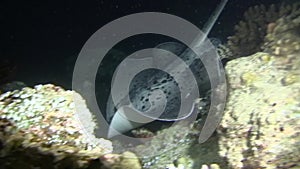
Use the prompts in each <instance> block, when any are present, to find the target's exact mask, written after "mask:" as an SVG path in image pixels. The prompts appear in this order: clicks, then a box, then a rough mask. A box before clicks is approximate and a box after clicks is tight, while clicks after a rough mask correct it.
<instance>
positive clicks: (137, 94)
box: [106, 0, 228, 138]
mask: <svg viewBox="0 0 300 169" xmlns="http://www.w3.org/2000/svg"><path fill="white" fill-rule="evenodd" d="M227 1H228V0H222V2H221V3H220V4H219V5H218V6H217V8H216V9H215V11H214V12H213V14H212V15H211V17H210V18H209V20H208V22H207V23H206V24H205V25H204V27H203V29H202V31H203V32H204V34H201V35H199V36H198V37H196V38H195V40H194V41H193V43H192V45H193V47H195V48H196V49H199V50H201V53H202V54H204V53H205V52H207V50H211V49H210V48H207V46H206V45H205V43H204V41H205V40H207V35H208V34H209V32H210V30H211V29H212V27H213V25H214V24H215V22H216V20H217V18H218V17H219V15H220V13H221V12H222V10H223V9H224V6H225V5H226V3H227ZM213 43H214V42H213ZM217 43H219V42H217ZM155 48H156V49H162V50H154V51H153V55H154V56H161V55H162V54H169V55H170V53H168V52H167V53H165V51H170V52H171V53H172V54H175V55H176V56H179V57H180V58H181V59H182V60H183V61H184V62H185V63H186V64H187V65H188V66H189V68H190V70H191V72H192V73H193V75H194V77H196V84H197V85H198V86H201V88H199V93H187V95H193V96H192V97H189V98H192V99H194V100H196V98H197V97H199V95H200V96H201V95H205V94H206V93H207V92H208V91H209V90H210V89H211V83H210V79H209V76H208V73H207V71H206V69H205V67H204V65H203V63H202V62H201V60H200V59H199V58H198V57H197V55H196V54H195V53H194V52H193V51H192V50H191V49H190V48H188V47H187V46H185V45H184V44H182V43H178V42H165V43H162V44H159V45H158V46H156V47H155ZM157 52H158V53H157ZM159 61H161V62H162V63H159V64H160V65H162V66H164V64H166V67H167V69H169V70H171V71H173V72H176V71H180V72H181V73H182V72H183V71H185V70H180V69H184V68H182V67H180V66H177V65H176V63H175V64H174V63H172V64H170V61H167V62H166V63H163V60H159ZM135 62H137V64H138V60H136V61H135ZM168 65H171V66H168ZM191 72H189V71H186V72H184V73H185V74H189V73H191ZM184 86H185V87H186V86H187V87H189V81H187V82H186V84H184ZM112 90H113V89H112ZM155 92H156V93H155ZM180 92H181V91H180V85H179V84H178V83H177V82H176V79H174V77H172V76H171V75H170V74H168V73H167V72H165V71H162V70H157V69H146V70H144V71H142V72H140V73H138V74H137V75H136V76H135V77H134V78H133V79H132V81H131V83H130V86H129V93H128V95H127V96H126V97H129V98H130V102H131V105H132V106H133V108H134V109H135V110H137V111H138V113H137V111H133V108H132V107H129V106H121V107H120V106H118V105H126V104H127V105H129V103H125V102H122V100H123V99H122V98H120V99H119V100H118V101H117V103H114V102H113V100H112V96H111V95H110V97H109V99H108V102H107V106H106V107H107V109H106V119H107V121H109V122H110V127H109V131H108V137H109V138H111V137H114V136H116V135H119V134H121V133H125V132H127V131H130V130H132V129H134V128H137V127H140V126H141V125H144V124H145V123H147V122H151V121H153V120H161V121H177V120H181V119H185V118H187V117H189V116H190V115H191V113H192V112H193V111H194V109H195V104H194V103H195V102H194V101H193V102H191V101H190V100H185V99H184V100H182V99H181V97H180V94H181V93H180ZM153 93H155V94H154V95H155V97H154V98H153V97H152V96H153ZM184 101H185V103H187V104H185V103H184V104H182V102H184ZM189 102H190V104H188V103H189ZM182 105H186V106H185V108H187V109H186V110H188V111H184V113H181V114H180V113H179V110H180V106H182ZM161 111H162V112H161ZM155 112H159V113H160V114H156V113H155ZM133 119H138V121H135V120H133Z"/></svg>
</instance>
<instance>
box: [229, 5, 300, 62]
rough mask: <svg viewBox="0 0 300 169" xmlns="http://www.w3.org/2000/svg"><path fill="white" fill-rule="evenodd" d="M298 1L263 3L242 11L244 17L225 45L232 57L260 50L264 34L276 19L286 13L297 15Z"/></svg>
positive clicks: (269, 30) (273, 24) (271, 27)
mask: <svg viewBox="0 0 300 169" xmlns="http://www.w3.org/2000/svg"><path fill="white" fill-rule="evenodd" d="M299 7H300V3H299V2H295V3H293V4H288V3H285V2H283V3H282V4H280V5H270V6H269V7H268V8H267V7H265V6H264V5H259V6H254V7H250V8H249V9H248V10H247V11H246V12H245V13H244V19H243V20H242V21H240V22H239V23H238V24H237V25H236V26H235V27H234V30H235V34H234V35H233V36H230V37H229V38H228V42H227V45H228V47H229V49H230V50H231V52H232V54H233V55H232V59H234V58H238V57H242V56H248V55H251V54H254V53H256V52H259V51H262V49H261V47H262V45H263V44H264V40H265V36H266V34H267V33H268V32H271V31H272V30H273V29H274V27H275V26H276V23H275V22H276V20H278V19H279V18H282V17H284V16H287V15H297V13H299V10H300V9H299Z"/></svg>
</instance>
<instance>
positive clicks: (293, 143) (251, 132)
mask: <svg viewBox="0 0 300 169" xmlns="http://www.w3.org/2000/svg"><path fill="white" fill-rule="evenodd" d="M299 54H300V53H298V55H299ZM266 58H267V59H266ZM280 59H281V58H278V57H277V56H272V55H269V54H267V53H257V54H254V55H252V56H249V57H244V58H239V59H235V60H232V61H230V62H229V63H228V64H227V66H226V71H227V74H228V81H229V85H230V87H229V91H230V93H229V98H228V102H227V104H226V110H225V114H224V117H223V120H222V122H221V124H220V126H219V129H218V136H219V147H220V151H219V154H220V156H221V157H224V158H225V159H226V160H227V161H228V165H229V166H230V168H290V167H294V168H297V167H299V162H300V158H299V157H300V137H299V136H300V130H299V129H300V113H299V110H300V104H299V100H300V75H299V74H296V73H295V72H293V71H290V70H286V69H278V68H277V67H276V66H275V65H274V64H273V63H275V62H276V63H277V62H279V61H280ZM294 59H297V60H299V57H298V58H294ZM286 66H288V65H286ZM299 70H300V69H298V70H297V71H298V72H299ZM291 76H293V77H294V78H293V79H294V80H292V81H293V82H291V83H288V84H286V83H283V82H282V79H287V78H290V77H291Z"/></svg>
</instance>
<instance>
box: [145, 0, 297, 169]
mask: <svg viewBox="0 0 300 169" xmlns="http://www.w3.org/2000/svg"><path fill="white" fill-rule="evenodd" d="M272 8H274V9H275V6H274V7H272ZM284 9H288V11H292V12H291V13H285V15H284V16H282V17H280V19H278V20H277V21H274V22H272V25H267V26H268V27H269V28H268V32H266V33H267V34H265V35H264V38H265V43H264V44H262V43H260V45H261V46H260V47H259V49H263V50H264V52H258V53H255V54H253V55H250V56H248V57H240V58H236V59H233V60H231V61H229V62H228V63H227V65H226V67H225V70H226V74H227V79H228V92H229V95H228V100H227V102H226V108H225V112H224V117H223V119H222V121H221V123H220V126H219V127H218V129H217V132H216V133H215V135H213V136H212V137H211V138H210V139H209V140H208V141H207V142H205V143H203V144H198V142H197V136H198V135H199V131H200V130H201V127H202V125H203V120H201V119H199V120H197V121H196V122H195V123H194V124H193V125H191V126H189V125H184V124H183V123H178V124H177V125H173V126H171V127H170V128H168V129H164V130H161V131H160V132H159V133H158V134H157V136H156V137H157V138H156V137H154V138H153V139H152V141H151V142H150V144H149V145H147V146H146V147H143V148H142V150H144V151H149V152H150V151H152V152H153V153H157V155H155V157H153V158H148V159H144V160H143V162H144V168H158V169H160V168H161V169H163V168H170V169H179V168H188V169H192V168H233V169H238V168H295V169H296V168H300V165H299V164H300V130H299V129H300V57H299V55H300V50H299V43H300V39H299V38H300V33H299V30H300V29H299V28H300V19H299V6H296V5H295V4H294V6H285V7H284V6H283V7H282V9H281V10H283V11H285V10H284ZM271 27H272V28H271ZM262 42H263V41H262ZM253 52H255V51H253ZM204 111H205V110H204ZM179 136H181V137H179ZM179 138H180V139H179ZM161 140H166V141H164V142H163V143H161ZM174 145H176V146H174ZM163 146H165V149H166V148H169V149H168V151H162V150H161V149H163ZM147 147H148V149H147ZM157 147H158V148H157ZM170 147H171V148H170ZM154 148H157V149H154ZM160 150H161V151H160ZM153 155H154V154H153Z"/></svg>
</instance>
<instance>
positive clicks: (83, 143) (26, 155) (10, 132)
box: [0, 84, 140, 169]
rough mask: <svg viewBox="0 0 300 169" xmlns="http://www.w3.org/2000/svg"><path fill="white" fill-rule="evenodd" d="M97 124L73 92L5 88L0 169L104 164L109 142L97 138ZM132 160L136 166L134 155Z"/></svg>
mask: <svg viewBox="0 0 300 169" xmlns="http://www.w3.org/2000/svg"><path fill="white" fill-rule="evenodd" d="M75 101H76V102H75ZM75 103H76V105H75ZM79 116H84V120H81V119H80V117H79ZM79 119H80V120H79ZM96 127H97V126H96V123H95V122H94V120H93V116H92V114H91V112H90V111H89V109H88V108H87V107H86V104H85V101H84V100H83V99H82V97H81V96H80V95H79V94H78V93H76V92H75V91H66V90H64V89H62V88H61V87H58V86H54V85H51V84H48V85H37V86H35V87H34V88H29V87H25V88H23V89H22V90H15V91H9V92H6V93H4V94H2V95H0V157H1V158H0V168H12V169H14V168H15V169H18V168H24V169H27V168H41V169H44V168H45V169H46V168H47V169H48V168H55V169H62V168H74V169H77V168H78V169H79V168H87V167H90V168H93V167H94V168H98V169H99V168H107V167H105V165H104V164H105V160H103V159H102V160H100V157H101V156H103V155H107V154H109V153H111V152H112V149H113V148H112V143H111V142H110V141H109V140H106V139H103V138H96V137H95V136H94V133H93V131H94V129H95V128H96ZM132 156H133V155H132ZM132 156H131V157H130V158H131V159H132ZM120 157H122V161H126V160H125V159H127V158H126V156H120ZM130 162H131V163H135V166H136V167H135V168H134V169H139V168H140V167H138V165H140V163H139V161H138V159H137V158H136V160H133V161H130ZM122 164H123V163H122ZM122 164H119V163H118V164H117V165H118V166H122ZM126 165H127V163H126ZM132 165H133V164H132ZM111 166H115V165H114V164H112V165H111Z"/></svg>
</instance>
